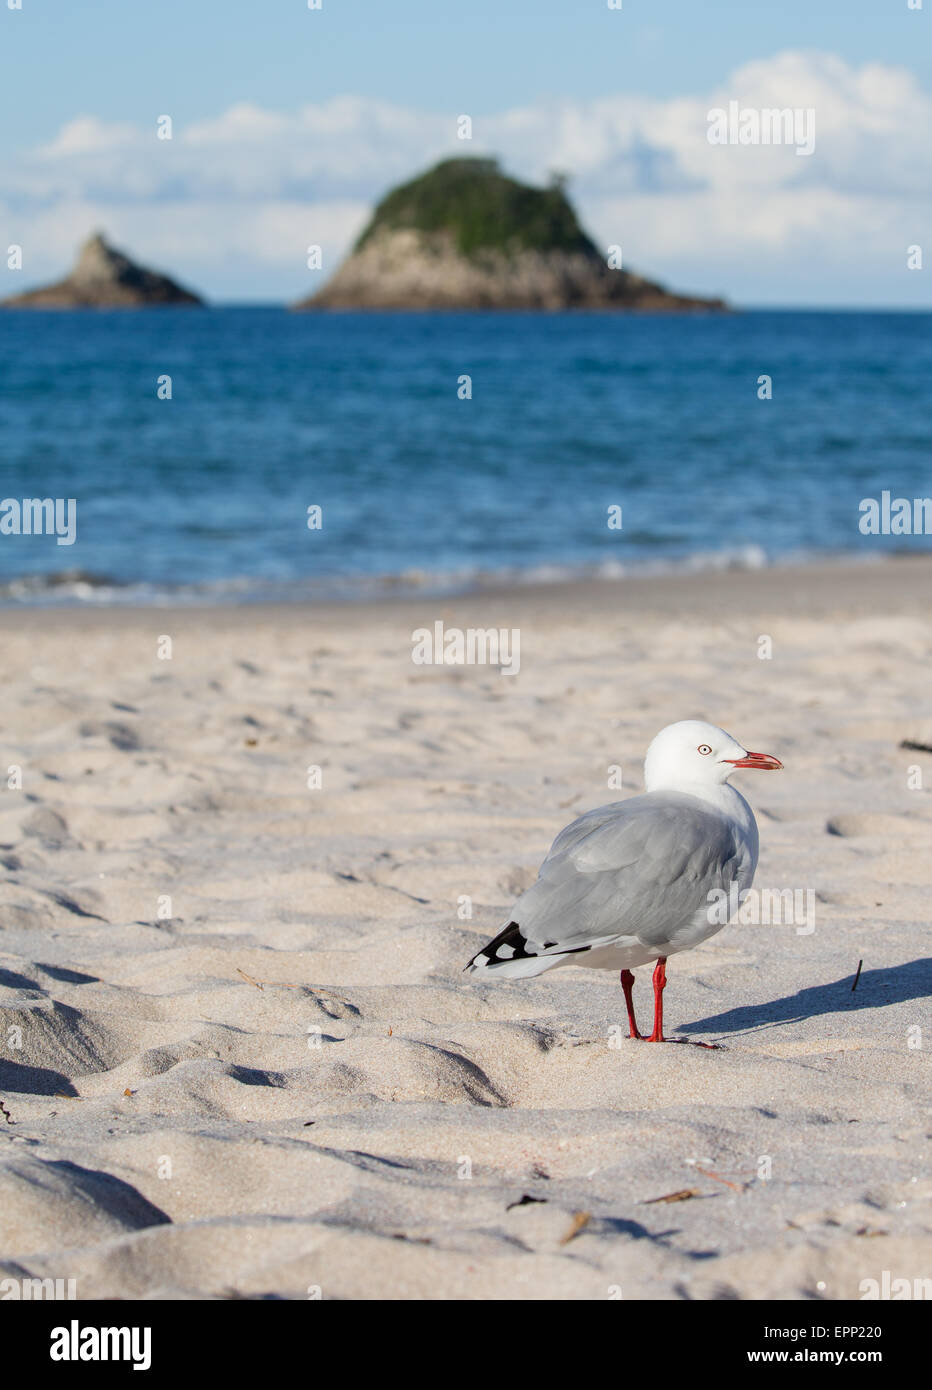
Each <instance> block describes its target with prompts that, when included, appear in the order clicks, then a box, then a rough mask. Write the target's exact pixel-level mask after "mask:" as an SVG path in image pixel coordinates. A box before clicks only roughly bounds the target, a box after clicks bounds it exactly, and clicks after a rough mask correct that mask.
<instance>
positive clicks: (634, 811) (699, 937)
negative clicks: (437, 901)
mask: <svg viewBox="0 0 932 1390" xmlns="http://www.w3.org/2000/svg"><path fill="white" fill-rule="evenodd" d="M782 766H783V764H782V763H781V762H780V761H779V759H778V758H774V757H772V756H771V755H770V754H769V753H750V752H748V750H747V749H746V748H742V746H741V744H740V743H737V742H736V741H735V740H734V739H733V738H732V737H731V735H730V734H726V733H725V731H724V729H719V728H717V727H716V726H715V725H714V724H706V723H705V722H704V721H703V720H700V719H683V720H680V721H679V722H678V723H676V724H669V725H667V727H666V728H665V729H661V731H660V733H659V734H658V735H657V737H656V738H655V739H654V740H653V742H652V743H651V745H650V747H649V748H648V750H647V757H646V759H645V761H644V786H645V788H646V791H645V792H644V794H643V795H642V796H633V797H630V798H629V799H628V800H627V801H615V802H612V804H611V805H609V806H598V807H596V809H595V810H594V811H587V812H586V813H585V815H582V816H580V817H579V818H578V819H577V820H574V821H573V822H572V824H570V825H568V826H566V828H565V829H563V830H561V831H560V833H559V835H558V836H557V838H556V839H555V840H554V842H553V844H552V845H551V846H550V852H549V854H548V855H547V858H546V859H545V860H544V862H543V864H542V865H541V868H540V873H539V874H538V877H537V882H536V883H534V884H533V885H532V886H531V887H530V888H529V889H528V890H527V892H526V893H523V894H522V895H521V897H520V898H519V899H518V901H517V902H516V903H515V905H514V907H513V908H512V910H511V913H510V915H509V919H508V924H507V926H505V927H503V928H502V930H501V931H500V932H499V934H498V936H496V937H495V938H494V939H493V940H492V941H490V942H489V944H488V945H487V946H483V948H482V950H481V951H479V952H478V954H477V955H475V956H473V958H472V960H471V961H470V962H469V964H468V965H467V966H466V970H467V971H468V972H469V973H470V974H482V975H500V976H502V977H503V978H504V979H521V978H526V977H528V976H531V975H542V974H543V972H544V971H545V970H553V969H554V968H555V967H556V966H558V965H586V966H591V967H593V968H594V969H596V970H620V971H621V987H622V989H623V990H624V995H625V1005H626V1007H627V1010H628V1036H629V1037H630V1038H637V1039H639V1040H641V1041H646V1042H665V1041H666V1039H665V1038H664V1036H663V991H664V987H665V985H666V983H667V976H666V964H667V958H668V957H669V956H672V955H674V954H675V953H676V952H677V951H686V950H688V949H689V948H690V947H691V946H698V944H699V942H700V941H705V940H707V938H708V937H710V936H714V935H715V933H716V932H717V931H720V930H721V928H722V927H723V926H725V925H726V923H727V921H728V917H729V915H730V913H729V912H728V911H724V912H723V911H722V904H723V902H725V901H726V900H727V901H728V902H729V903H734V902H741V901H742V900H743V897H744V894H745V893H746V892H747V890H748V889H749V888H750V886H751V883H752V882H753V879H754V870H755V869H756V868H757V851H758V835H757V822H756V821H755V819H754V813H753V811H752V810H751V808H750V806H749V805H748V803H747V802H746V801H745V799H744V797H743V796H742V795H741V793H740V792H738V791H736V790H735V788H734V787H732V786H729V783H728V779H729V777H731V775H732V773H734V772H735V771H736V770H737V769H738V768H757V769H758V770H761V771H765V770H772V769H778V768H782ZM650 961H656V962H657V964H656V966H655V968H654V976H653V985H654V1030H653V1032H652V1033H651V1035H650V1037H649V1038H646V1039H645V1037H644V1035H643V1034H642V1033H639V1032H638V1026H637V1022H636V1019H635V1015H634V1001H633V998H632V990H633V988H634V976H633V974H632V973H631V972H632V968H633V967H635V966H638V965H647V964H648V963H649V962H650Z"/></svg>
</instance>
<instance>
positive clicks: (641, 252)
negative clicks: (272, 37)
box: [0, 52, 932, 304]
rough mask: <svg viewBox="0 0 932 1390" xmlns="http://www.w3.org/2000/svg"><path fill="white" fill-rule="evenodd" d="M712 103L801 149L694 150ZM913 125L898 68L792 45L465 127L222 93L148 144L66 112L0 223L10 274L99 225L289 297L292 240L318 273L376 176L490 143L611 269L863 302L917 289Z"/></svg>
mask: <svg viewBox="0 0 932 1390" xmlns="http://www.w3.org/2000/svg"><path fill="white" fill-rule="evenodd" d="M732 100H734V101H737V102H738V103H739V105H740V106H742V107H753V108H762V107H776V108H781V109H782V108H786V107H794V108H795V107H798V108H802V109H810V108H811V109H812V110H813V111H814V112H815V152H814V153H813V154H812V155H811V156H810V157H807V158H802V157H800V156H798V155H797V154H796V152H795V150H794V149H793V148H791V147H780V146H774V147H769V148H764V147H760V146H746V147H745V146H738V145H727V146H721V145H712V144H710V143H709V141H708V138H707V131H708V122H707V113H708V111H709V110H710V108H713V107H726V108H727V106H728V103H729V101H732ZM930 121H932V97H930V94H929V93H926V92H924V91H923V90H922V89H921V88H920V86H919V84H918V82H917V80H916V78H915V76H914V75H913V74H912V73H910V72H908V71H907V70H905V69H902V68H892V67H884V66H881V65H879V64H867V65H865V66H863V67H860V68H854V67H850V66H849V65H848V64H846V63H845V62H844V61H843V60H842V59H841V58H839V57H837V56H834V55H832V54H819V53H798V52H790V53H781V54H778V55H776V56H774V57H771V58H768V59H762V60H759V61H755V62H751V63H748V64H746V65H745V66H743V67H742V68H740V69H739V70H737V71H736V72H734V73H732V74H731V76H730V77H729V79H728V80H727V81H726V82H724V83H723V84H722V85H721V86H720V87H719V88H717V89H716V90H713V91H710V92H709V93H707V94H703V95H701V96H699V97H688V98H675V99H671V100H667V101H655V100H646V99H643V98H639V97H633V96H630V95H618V96H613V97H607V98H601V99H597V100H593V101H591V102H575V101H573V102H571V101H555V102H551V103H540V104H538V105H535V106H530V107H523V108H519V109H513V110H509V111H504V112H501V113H499V114H497V115H494V116H492V117H489V118H484V119H481V120H480V119H476V120H475V122H474V137H475V138H474V139H473V140H472V141H471V142H466V141H459V140H457V139H456V132H455V126H454V125H453V123H452V122H451V120H450V117H449V116H448V115H438V114H436V113H430V112H422V111H417V110H413V109H409V108H406V107H402V106H394V105H391V104H389V103H386V102H381V101H371V100H368V99H366V98H362V97H354V96H346V97H341V98H338V99H335V100H333V101H329V102H326V103H323V104H321V105H317V106H313V105H310V106H305V107H303V108H302V109H300V110H298V111H296V112H281V111H271V110H266V109H263V108H261V107H258V106H256V105H255V104H253V103H249V102H243V103H239V104H237V105H235V106H233V107H231V108H230V109H229V110H227V111H224V112H222V113H220V114H219V115H218V116H216V117H214V118H212V119H210V120H204V121H200V122H197V123H195V124H193V125H189V126H187V127H184V128H182V127H179V126H177V125H176V127H175V130H174V139H172V140H170V141H169V140H159V139H157V138H156V126H155V122H154V121H153V123H152V126H151V128H149V129H145V130H144V129H141V128H139V127H136V126H133V125H130V124H126V123H107V122H104V121H101V120H99V119H98V118H97V117H95V116H93V115H80V116H78V117H76V118H75V119H74V120H72V121H70V122H68V123H67V124H66V125H65V126H64V127H63V128H62V130H61V131H60V132H59V133H58V135H57V136H56V138H55V139H54V140H53V141H52V142H51V143H49V144H47V145H44V146H42V147H40V148H37V149H35V150H34V151H32V152H31V153H30V154H29V156H28V157H20V158H18V159H17V158H10V157H7V158H6V159H5V160H4V159H3V158H2V157H0V187H3V188H4V190H5V194H4V197H5V202H4V203H3V204H0V227H2V229H3V231H2V232H0V236H3V235H5V236H6V241H7V242H12V241H15V242H19V243H21V244H22V245H23V246H24V250H25V256H26V270H24V272H23V280H22V283H26V282H27V281H28V282H29V283H35V282H36V281H38V280H40V279H42V278H47V277H49V276H51V275H57V274H60V273H62V272H63V270H64V268H65V266H66V265H67V264H68V263H69V262H70V259H71V256H72V254H73V251H74V247H75V244H76V243H77V242H78V241H79V240H80V239H81V238H82V237H83V236H85V235H86V234H87V233H88V231H89V230H91V229H92V228H93V227H97V226H101V227H104V228H105V229H106V230H107V231H108V232H109V233H110V235H111V236H112V237H113V239H114V240H115V241H117V242H118V244H119V243H122V244H124V245H125V246H126V247H127V249H129V250H130V251H131V252H132V253H133V254H135V255H137V256H139V257H140V258H141V259H145V260H149V261H151V262H152V263H153V264H156V265H159V266H160V267H163V268H170V269H171V270H172V271H173V272H174V273H175V274H177V276H178V277H179V278H180V279H183V280H186V281H187V282H188V283H191V284H193V285H195V286H196V287H199V288H202V289H204V290H205V291H206V292H208V293H213V294H219V295H224V296H227V297H229V296H231V295H234V294H235V295H241V296H243V297H249V298H262V297H289V296H292V295H295V296H296V295H298V294H300V293H303V292H306V291H307V290H308V289H310V288H311V284H312V277H311V276H310V274H309V272H308V271H307V270H306V269H305V262H304V249H305V247H306V246H307V244H308V243H309V242H312V241H316V242H320V243H321V244H322V245H323V246H324V251H325V260H326V262H327V264H328V266H329V267H332V266H334V265H335V264H336V262H337V260H338V259H339V256H340V255H341V254H343V253H344V252H345V250H346V249H347V248H348V246H349V244H350V243H351V241H352V238H353V237H354V236H355V235H356V233H357V232H358V231H359V229H360V228H361V226H362V225H363V223H364V221H365V219H366V217H367V215H368V211H369V209H370V207H371V205H372V203H373V202H374V201H375V200H376V199H377V198H378V197H379V196H380V195H381V194H382V193H383V192H384V191H385V189H386V188H387V187H390V186H391V185H392V184H394V183H397V182H398V181H400V180H403V179H405V178H408V177H411V176H412V175H414V174H415V173H417V172H418V171H420V170H421V169H423V168H424V167H426V166H427V165H429V164H430V163H431V162H432V161H433V160H435V159H437V158H440V157H443V156H445V155H451V154H479V153H490V152H494V153H496V154H498V155H499V156H500V157H501V159H502V161H503V163H504V164H505V166H506V168H508V169H509V170H510V171H512V172H514V173H516V174H517V175H519V176H522V177H525V178H530V179H534V180H542V179H544V178H546V177H547V175H548V173H549V172H550V171H551V170H553V169H560V170H562V171H565V172H567V173H568V174H569V175H570V176H571V190H572V193H573V196H574V199H575V201H576V203H577V205H578V207H579V210H580V212H581V215H582V218H583V221H584V223H585V225H586V226H587V227H588V229H589V230H590V232H591V233H592V234H593V236H594V237H595V239H596V240H597V241H598V242H599V244H605V245H607V244H609V243H611V242H617V241H620V242H621V244H622V246H623V247H624V251H625V256H626V260H627V261H628V262H629V263H630V264H633V265H634V266H635V267H636V268H638V269H640V270H641V271H642V272H643V273H645V274H651V275H656V276H658V277H659V278H662V279H665V280H667V281H669V282H671V283H673V284H676V285H677V286H678V287H679V288H683V289H691V290H696V291H711V290H725V291H727V292H731V293H734V294H735V295H736V296H737V297H743V298H748V297H750V298H770V299H779V298H780V296H781V294H782V295H785V296H787V297H788V298H789V299H791V300H792V299H795V300H796V301H798V300H799V299H801V298H809V299H813V298H815V299H816V300H818V301H819V302H829V301H832V300H835V301H836V302H840V301H844V300H845V299H848V298H851V297H852V296H854V297H856V298H858V299H861V300H863V299H864V298H865V293H864V289H865V285H873V287H874V289H875V290H876V291H877V297H878V298H879V299H880V300H887V301H888V302H901V303H904V304H905V303H911V302H913V301H915V300H916V299H917V298H918V295H919V292H920V291H922V293H923V295H924V297H925V302H926V303H928V302H929V301H930V299H932V294H930V291H927V290H924V288H923V283H922V282H923V277H922V276H921V274H916V273H913V274H909V273H907V272H906V271H905V258H906V246H907V245H909V244H910V243H913V242H916V241H920V240H921V234H922V233H924V232H925V230H926V229H927V228H928V227H929V225H930V222H932V219H930V212H932V194H930V192H929V189H928V186H927V185H928V180H927V176H926V173H925V168H926V160H925V151H924V143H925V132H926V131H927V130H928V128H929V125H930ZM929 255H930V256H932V247H930V248H929ZM27 272H28V274H27ZM866 277H867V278H866ZM858 288H859V289H860V293H858V292H857V291H858Z"/></svg>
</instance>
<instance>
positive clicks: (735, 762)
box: [722, 753, 783, 772]
mask: <svg viewBox="0 0 932 1390" xmlns="http://www.w3.org/2000/svg"><path fill="white" fill-rule="evenodd" d="M722 762H723V763H731V765H732V766H733V767H757V768H760V770H761V772H776V771H777V770H778V769H779V768H782V766H783V764H782V763H781V761H780V759H779V758H774V757H773V756H772V755H771V754H770V753H745V755H744V757H743V758H723V759H722Z"/></svg>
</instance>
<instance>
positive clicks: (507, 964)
mask: <svg viewBox="0 0 932 1390" xmlns="http://www.w3.org/2000/svg"><path fill="white" fill-rule="evenodd" d="M556 946H557V943H556V942H555V941H547V942H544V943H542V944H538V943H537V942H529V941H528V940H527V938H526V937H525V936H524V933H523V932H522V930H521V927H520V926H519V925H518V923H517V922H509V923H508V925H507V927H503V928H502V930H501V931H500V932H499V934H498V936H496V937H494V938H493V940H491V941H490V942H489V944H488V945H487V946H483V948H482V950H481V951H479V952H478V953H477V954H476V955H474V956H473V958H472V960H471V961H470V962H469V964H468V965H467V966H466V970H467V971H468V972H469V974H471V975H475V974H489V975H490V974H495V975H501V976H502V977H503V978H504V979H509V980H521V979H528V978H529V977H530V976H532V975H542V974H543V973H544V971H545V970H552V969H553V967H554V966H555V965H559V964H560V963H561V962H562V961H563V960H564V958H565V957H566V956H567V955H575V954H576V951H578V950H588V947H585V946H584V947H576V949H575V950H570V951H558V950H557V949H556Z"/></svg>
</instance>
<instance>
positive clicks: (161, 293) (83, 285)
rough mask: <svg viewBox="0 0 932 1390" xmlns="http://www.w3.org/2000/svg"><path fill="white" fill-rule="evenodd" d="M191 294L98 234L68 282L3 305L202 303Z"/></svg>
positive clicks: (123, 306) (82, 253) (18, 296)
mask: <svg viewBox="0 0 932 1390" xmlns="http://www.w3.org/2000/svg"><path fill="white" fill-rule="evenodd" d="M202 303H203V300H202V299H200V298H199V297H198V296H197V295H196V294H193V293H192V292H191V291H190V290H186V289H184V288H183V287H182V286H181V285H178V284H176V283H175V281H174V280H170V279H169V278H168V276H167V275H159V274H158V273H157V272H156V271H154V270H147V269H146V268H145V266H141V265H137V264H136V263H135V261H131V260H130V259H129V257H128V256H124V255H123V253H122V251H117V250H116V248H115V247H113V246H111V245H110V243H109V242H108V241H107V240H106V239H105V238H104V237H103V236H102V235H101V233H100V232H97V233H95V235H94V236H92V237H91V238H90V239H89V240H88V241H86V242H85V243H84V245H83V246H82V247H81V251H80V253H79V255H78V259H77V262H76V263H75V267H74V270H72V272H71V274H70V275H68V276H67V277H66V278H65V279H64V280H59V281H57V282H56V283H55V284H54V285H45V286H43V287H42V288H41V289H37V290H27V291H26V293H25V294H16V295H13V296H12V297H11V298H9V299H4V300H3V301H2V307H3V308H7V309H144V308H147V307H149V306H150V305H162V304H202Z"/></svg>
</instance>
